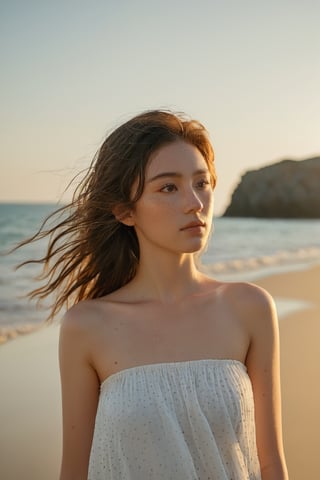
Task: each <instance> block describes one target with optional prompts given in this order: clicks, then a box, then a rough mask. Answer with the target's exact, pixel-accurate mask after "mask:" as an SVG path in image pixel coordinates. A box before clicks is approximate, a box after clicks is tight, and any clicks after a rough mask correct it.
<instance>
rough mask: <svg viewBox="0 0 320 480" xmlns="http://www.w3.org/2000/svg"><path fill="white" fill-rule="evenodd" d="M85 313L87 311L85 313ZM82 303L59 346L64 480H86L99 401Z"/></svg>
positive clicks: (67, 322) (65, 327)
mask: <svg viewBox="0 0 320 480" xmlns="http://www.w3.org/2000/svg"><path fill="white" fill-rule="evenodd" d="M84 313H85V312H84ZM82 317H85V315H84V314H83V313H82V310H81V306H80V304H79V305H78V306H76V307H74V308H72V309H71V310H70V311H69V312H67V314H66V315H65V317H64V319H63V322H62V326H61V331H60V344H59V359H60V375H61V388H62V414H63V415H62V417H63V451H62V464H61V472H60V480H75V479H76V480H86V479H87V476H88V463H89V456H90V449H91V443H92V437H93V430H94V422H95V415H96V410H97V404H98V398H99V381H98V378H97V375H96V372H95V370H94V369H93V367H92V366H91V364H90V352H89V347H88V345H90V341H89V338H90V335H89V332H88V326H87V325H88V322H86V321H85V318H82Z"/></svg>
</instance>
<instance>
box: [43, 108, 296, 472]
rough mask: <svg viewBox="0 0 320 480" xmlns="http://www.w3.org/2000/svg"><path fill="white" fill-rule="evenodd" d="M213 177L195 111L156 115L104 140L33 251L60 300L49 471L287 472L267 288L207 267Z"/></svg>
mask: <svg viewBox="0 0 320 480" xmlns="http://www.w3.org/2000/svg"><path fill="white" fill-rule="evenodd" d="M215 182H216V175H215V170H214V164H213V150H212V146H211V143H210V141H209V139H208V135H207V132H206V130H205V128H204V127H203V126H202V125H201V124H200V123H199V122H197V121H194V120H188V119H186V118H185V117H184V116H182V115H177V114H173V113H171V112H167V111H149V112H146V113H143V114H141V115H138V116H136V117H135V118H133V119H131V120H129V121H128V122H127V123H125V124H123V125H122V126H120V127H119V128H117V129H116V130H115V131H114V132H113V133H111V134H110V135H109V136H108V138H107V139H106V140H105V142H104V143H103V145H102V147H101V149H100V151H99V153H98V155H97V157H96V159H95V160H94V162H93V163H92V165H91V167H90V169H89V171H88V174H87V175H86V177H85V178H84V180H83V181H82V183H81V184H80V185H79V187H78V189H77V191H76V193H75V195H74V198H73V202H72V203H71V204H70V205H69V206H68V207H66V208H65V209H63V212H62V213H63V214H64V216H63V217H62V220H61V221H60V224H59V225H58V226H57V227H54V228H52V229H51V230H50V229H49V230H48V231H46V232H45V233H42V235H44V234H50V235H51V237H50V243H49V249H48V253H47V256H46V258H45V259H44V262H45V265H46V267H47V273H46V275H47V277H48V282H47V284H46V286H45V287H43V288H40V289H38V290H37V291H36V295H39V296H46V295H47V294H48V293H51V292H52V291H56V290H57V289H58V296H57V301H56V303H55V306H54V308H53V314H55V313H56V312H57V311H58V310H59V309H60V307H61V306H62V305H64V304H65V303H67V302H70V301H71V303H73V304H74V305H73V306H72V307H71V308H70V309H69V310H68V311H67V313H66V314H65V316H64V319H63V322H62V326H61V335H60V369H61V382H62V402H63V458H62V466H61V475H60V480H75V479H77V480H81V479H86V478H89V479H90V480H102V479H103V480H120V479H121V480H123V479H126V480H144V479H146V480H147V479H148V480H149V479H150V480H152V479H153V480H160V479H161V480H164V479H166V480H170V479H172V480H196V479H200V480H209V479H211V480H231V479H233V480H245V479H252V480H258V479H261V478H262V479H263V480H285V479H287V478H288V477H287V473H286V466H285V460H284V454H283V446H282V434H281V407H280V386H279V340H278V327H277V319H276V313H275V309H274V305H273V302H272V300H271V298H270V296H269V295H268V294H267V293H266V292H265V291H264V290H262V289H261V288H258V287H257V286H254V285H252V284H246V283H225V282H221V281H217V280H214V279H212V278H209V277H207V276H205V275H204V274H203V273H201V271H199V270H198V268H197V261H196V259H197V256H198V255H199V253H200V252H201V251H202V250H203V249H204V247H205V246H206V243H207V241H208V238H209V234H210V230H211V223H212V216H213V190H214V186H215Z"/></svg>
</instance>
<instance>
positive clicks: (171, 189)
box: [160, 183, 177, 193]
mask: <svg viewBox="0 0 320 480" xmlns="http://www.w3.org/2000/svg"><path fill="white" fill-rule="evenodd" d="M176 190H177V187H176V186H175V185H174V184H173V183H168V184H167V185H164V186H163V187H162V188H161V190H160V192H165V193H171V192H175V191H176Z"/></svg>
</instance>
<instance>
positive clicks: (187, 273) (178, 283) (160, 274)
mask: <svg viewBox="0 0 320 480" xmlns="http://www.w3.org/2000/svg"><path fill="white" fill-rule="evenodd" d="M203 278H204V276H203V275H202V274H201V273H200V272H199V270H198V269H197V267H196V265H195V258H194V254H192V253H185V254H181V255H176V254H173V253H170V252H169V253H168V252H163V253H162V254H160V255H155V256H153V257H152V258H151V257H143V256H142V258H140V262H139V267H138V271H137V274H136V276H135V278H134V279H133V280H132V281H131V282H130V289H134V290H135V291H136V294H137V295H138V297H140V296H141V297H143V298H144V299H145V300H149V301H159V302H161V303H168V304H170V303H174V302H177V301H181V300H182V299H183V298H185V297H186V296H187V295H190V294H192V293H197V292H198V291H199V289H200V286H201V283H202V281H203Z"/></svg>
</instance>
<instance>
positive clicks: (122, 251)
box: [19, 110, 216, 320]
mask: <svg viewBox="0 0 320 480" xmlns="http://www.w3.org/2000/svg"><path fill="white" fill-rule="evenodd" d="M177 140H183V141H185V142H188V143H190V144H192V145H194V146H195V147H196V148H198V150H199V151H200V152H201V154H202V155H203V157H204V159H205V161H206V163H207V165H208V168H209V171H210V174H211V182H212V187H214V186H215V183H216V174H215V169H214V163H213V161H214V154H213V148H212V145H211V142H210V140H209V137H208V133H207V131H206V129H205V128H204V126H203V125H202V124H201V123H199V122H198V121H196V120H189V119H187V118H186V117H185V116H184V115H182V114H174V113H172V112H170V111H164V110H152V111H147V112H144V113H142V114H140V115H137V116H135V117H134V118H132V119H131V120H129V121H127V122H126V123H124V124H123V125H121V126H120V127H118V128H116V129H115V130H114V131H113V132H112V133H111V134H110V135H109V136H108V137H107V138H106V139H105V141H104V142H103V144H102V146H101V148H100V150H99V151H98V152H97V154H96V155H95V157H94V159H93V161H92V163H91V165H90V166H89V168H88V170H87V173H86V174H85V176H84V178H83V179H82V180H81V182H80V183H79V185H78V186H77V188H76V190H75V192H74V194H73V198H72V201H71V202H70V203H69V204H68V205H66V206H63V207H61V208H60V209H58V210H57V211H56V212H54V213H52V214H51V215H49V216H48V217H47V218H46V220H45V221H44V222H43V224H42V226H41V227H40V229H39V230H38V232H37V233H36V234H35V235H34V236H33V237H31V238H30V239H28V240H26V241H24V242H22V243H21V244H20V245H19V246H21V245H24V244H27V243H30V242H33V241H36V240H40V239H42V238H45V237H47V238H48V247H47V251H46V254H45V256H44V257H42V258H40V259H33V260H28V261H26V262H24V263H23V264H21V265H25V264H28V263H38V264H42V267H43V269H42V273H41V275H40V277H39V279H40V280H41V281H42V282H43V285H42V286H41V287H39V288H37V289H35V290H33V291H31V292H30V293H29V296H30V298H37V299H38V300H42V299H44V298H46V297H47V296H49V295H51V294H52V293H54V294H55V301H54V304H53V305H52V307H51V312H50V315H49V318H48V319H49V320H50V319H52V318H53V317H54V316H55V315H56V314H57V313H58V312H59V311H60V309H61V308H62V307H63V306H64V305H65V306H66V307H67V308H68V307H69V306H71V305H72V304H75V303H77V302H79V301H80V300H84V299H90V298H98V297H102V296H104V295H106V294H108V293H111V292H113V291H114V290H117V289H118V288H120V287H122V286H123V285H125V284H127V283H128V282H129V281H130V280H131V279H132V278H133V277H134V276H135V274H136V271H137V267H138V264H139V244H138V240H137V236H136V233H135V230H134V227H128V226H126V225H124V224H123V223H121V222H120V221H119V220H117V218H116V217H115V215H114V214H113V212H114V211H115V209H117V211H119V209H120V211H122V212H123V213H125V212H128V211H129V210H131V209H132V208H133V207H134V204H135V202H136V201H137V200H138V199H139V198H140V197H141V194H142V192H143V189H144V181H145V170H146V166H147V163H148V160H149V158H150V155H151V154H152V153H153V152H155V151H156V150H158V149H159V148H161V147H162V146H164V145H166V144H168V143H171V142H175V141H177ZM76 178H77V177H76ZM134 182H136V185H137V188H136V190H135V195H134V198H132V187H133V184H134ZM117 217H118V215H117ZM55 218H58V219H59V221H58V222H57V223H54V225H53V226H51V227H49V226H48V225H49V222H50V225H51V221H52V220H53V219H55ZM21 265H20V266H21Z"/></svg>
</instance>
